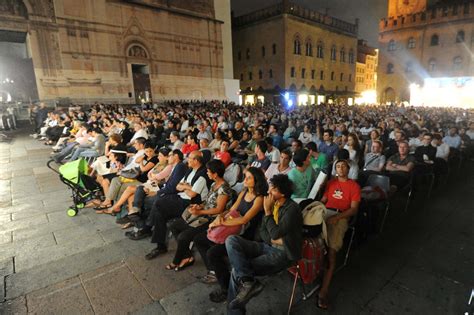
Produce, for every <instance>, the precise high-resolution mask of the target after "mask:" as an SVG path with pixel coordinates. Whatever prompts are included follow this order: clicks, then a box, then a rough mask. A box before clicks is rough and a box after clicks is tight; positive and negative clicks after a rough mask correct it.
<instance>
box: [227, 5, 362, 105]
mask: <svg viewBox="0 0 474 315" xmlns="http://www.w3.org/2000/svg"><path fill="white" fill-rule="evenodd" d="M232 27H233V35H232V37H233V40H234V74H235V78H236V79H239V80H240V88H241V102H242V103H250V104H254V103H256V102H258V101H265V102H275V103H278V102H286V103H289V104H290V105H291V104H300V105H306V104H319V103H321V102H326V101H328V102H341V103H342V102H346V103H351V102H353V100H354V96H355V91H354V88H355V62H356V54H357V24H356V23H355V24H353V23H349V22H346V21H342V20H340V19H336V18H334V17H332V16H329V15H328V14H326V13H321V12H317V11H313V10H309V9H307V8H304V7H302V6H298V5H296V4H292V3H290V2H289V1H283V2H281V3H279V4H276V5H273V6H271V7H267V8H264V9H262V10H258V11H255V12H252V13H249V14H245V15H242V16H238V17H234V19H233V23H232Z"/></svg>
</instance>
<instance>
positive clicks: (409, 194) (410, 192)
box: [405, 187, 413, 212]
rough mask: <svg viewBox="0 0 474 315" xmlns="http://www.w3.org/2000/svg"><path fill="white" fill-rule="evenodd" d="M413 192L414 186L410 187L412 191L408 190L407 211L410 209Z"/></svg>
mask: <svg viewBox="0 0 474 315" xmlns="http://www.w3.org/2000/svg"><path fill="white" fill-rule="evenodd" d="M412 194H413V187H410V191H409V192H408V197H407V202H406V204H405V212H407V211H408V206H409V205H410V200H411V195H412Z"/></svg>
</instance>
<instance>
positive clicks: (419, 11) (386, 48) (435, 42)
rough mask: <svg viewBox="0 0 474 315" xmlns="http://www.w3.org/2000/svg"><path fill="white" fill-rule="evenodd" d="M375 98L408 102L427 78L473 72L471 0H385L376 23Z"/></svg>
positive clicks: (460, 76) (473, 33) (466, 74)
mask: <svg viewBox="0 0 474 315" xmlns="http://www.w3.org/2000/svg"><path fill="white" fill-rule="evenodd" d="M379 44H380V45H379V47H380V62H379V72H378V95H379V97H380V98H379V100H380V101H381V102H383V103H385V102H402V101H410V96H411V95H410V94H411V93H410V89H411V88H412V87H413V86H415V87H417V86H422V85H423V84H424V82H425V81H426V80H427V79H438V78H466V77H473V76H474V63H473V58H472V51H473V49H474V46H473V45H474V1H472V0H470V1H463V2H461V1H427V0H389V10H388V16H387V17H386V18H384V19H382V20H381V21H380V33H379Z"/></svg>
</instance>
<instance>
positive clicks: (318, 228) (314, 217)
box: [302, 201, 327, 244]
mask: <svg viewBox="0 0 474 315" xmlns="http://www.w3.org/2000/svg"><path fill="white" fill-rule="evenodd" d="M325 214H326V207H325V206H324V204H323V203H322V202H320V201H314V202H311V203H310V204H309V205H307V206H306V207H305V208H304V209H303V211H302V215H303V236H307V237H318V236H319V235H320V234H321V233H322V239H323V240H324V241H325V242H326V244H327V230H326V222H324V216H325Z"/></svg>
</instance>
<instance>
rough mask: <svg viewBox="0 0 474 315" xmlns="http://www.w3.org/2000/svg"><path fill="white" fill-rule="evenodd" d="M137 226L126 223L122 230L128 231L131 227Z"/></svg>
mask: <svg viewBox="0 0 474 315" xmlns="http://www.w3.org/2000/svg"><path fill="white" fill-rule="evenodd" d="M133 226H135V224H133V222H128V223H125V224H122V226H121V228H122V230H126V229H129V228H131V227H133Z"/></svg>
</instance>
